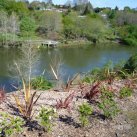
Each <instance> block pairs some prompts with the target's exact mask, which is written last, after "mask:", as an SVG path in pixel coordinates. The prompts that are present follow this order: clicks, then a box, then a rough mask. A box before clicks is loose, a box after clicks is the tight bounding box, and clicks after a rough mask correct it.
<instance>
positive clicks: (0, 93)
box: [0, 89, 6, 104]
mask: <svg viewBox="0 0 137 137" xmlns="http://www.w3.org/2000/svg"><path fill="white" fill-rule="evenodd" d="M5 98H6V95H5V91H4V89H0V104H1V103H2V102H3V101H4V100H5Z"/></svg>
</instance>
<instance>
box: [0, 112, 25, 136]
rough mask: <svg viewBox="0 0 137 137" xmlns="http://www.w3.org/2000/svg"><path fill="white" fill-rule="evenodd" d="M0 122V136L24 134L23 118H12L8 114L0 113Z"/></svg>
mask: <svg viewBox="0 0 137 137" xmlns="http://www.w3.org/2000/svg"><path fill="white" fill-rule="evenodd" d="M0 121H1V122H0V136H6V137H9V136H10V135H12V134H15V133H20V132H22V131H23V128H22V126H23V125H24V124H25V123H24V121H23V120H22V119H21V118H19V117H14V116H11V115H9V114H7V113H0Z"/></svg>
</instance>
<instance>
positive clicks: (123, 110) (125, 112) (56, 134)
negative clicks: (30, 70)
mask: <svg viewBox="0 0 137 137" xmlns="http://www.w3.org/2000/svg"><path fill="white" fill-rule="evenodd" d="M126 83H127V80H119V81H114V82H113V84H112V85H111V88H113V89H115V93H114V94H115V101H116V103H117V104H118V107H119V109H120V112H119V114H118V115H117V116H116V117H114V118H113V119H105V118H104V116H103V115H102V111H100V109H99V108H98V106H97V101H98V99H96V98H98V97H95V99H93V100H92V101H90V102H88V103H89V104H90V105H91V106H92V108H93V113H92V115H91V116H90V118H89V121H90V124H89V125H88V126H86V127H81V124H80V121H79V113H78V106H79V105H81V104H82V103H83V102H87V101H88V100H87V99H85V98H83V97H82V96H81V88H80V87H79V86H74V87H73V88H71V90H70V91H69V92H56V91H54V90H49V91H37V95H39V94H40V93H41V92H42V95H41V97H40V98H39V100H38V102H37V104H36V105H35V106H34V110H35V116H36V115H37V114H38V113H39V111H40V109H41V106H44V107H54V108H55V105H56V100H59V99H63V100H64V99H65V98H66V97H67V96H68V95H69V94H70V93H72V92H74V91H75V96H74V98H73V102H72V103H71V109H70V111H69V110H67V109H57V116H56V118H54V119H53V127H52V131H51V132H49V133H47V132H44V131H43V130H38V129H37V128H32V129H31V130H28V129H29V128H28V127H24V131H23V132H22V133H19V134H18V136H19V137H23V136H26V137H29V136H33V137H37V136H42V137H48V136H49V137H129V136H133V137H136V135H137V134H136V133H135V132H136V131H135V130H134V129H135V128H137V123H135V122H134V120H133V119H132V118H133V117H132V118H131V115H130V114H134V113H136V108H137V84H136V85H134V89H133V93H132V96H131V97H127V98H123V99H121V98H119V89H120V88H122V87H124V86H125V84H126ZM104 84H105V83H104ZM105 85H106V84H105ZM87 86H88V85H87ZM12 94H18V95H19V96H20V99H23V98H22V95H21V93H20V92H16V93H8V94H7V99H6V100H5V102H4V103H3V104H1V108H3V109H4V111H6V112H9V113H10V114H14V115H15V114H18V113H15V112H16V111H15V110H13V109H14V108H13V107H11V106H10V104H12V105H13V106H14V104H15V102H14V99H13V96H12ZM7 104H9V105H7ZM129 112H130V113H129ZM35 116H34V117H33V120H35ZM136 117H137V116H136V115H135V116H134V119H137V118H136ZM14 136H15V135H14ZM16 136H17V135H16Z"/></svg>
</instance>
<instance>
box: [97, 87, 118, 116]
mask: <svg viewBox="0 0 137 137" xmlns="http://www.w3.org/2000/svg"><path fill="white" fill-rule="evenodd" d="M113 97H114V94H113V92H111V91H109V90H107V89H105V88H104V89H103V91H102V93H101V97H100V99H101V101H100V103H99V104H98V107H99V108H100V109H101V110H102V111H103V114H104V116H105V117H106V118H113V117H114V116H116V115H117V114H118V113H119V111H120V110H119V109H118V107H117V104H116V102H115V101H114V99H113Z"/></svg>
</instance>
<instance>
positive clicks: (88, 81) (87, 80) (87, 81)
mask: <svg viewBox="0 0 137 137" xmlns="http://www.w3.org/2000/svg"><path fill="white" fill-rule="evenodd" d="M93 81H94V79H92V77H90V76H85V77H84V79H82V82H85V83H89V84H90V83H92V82H93Z"/></svg>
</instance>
